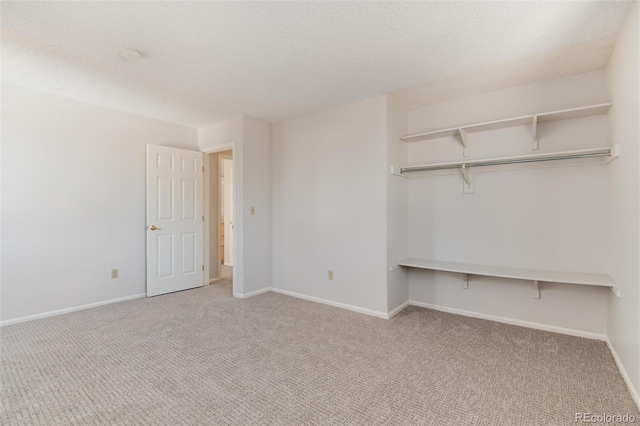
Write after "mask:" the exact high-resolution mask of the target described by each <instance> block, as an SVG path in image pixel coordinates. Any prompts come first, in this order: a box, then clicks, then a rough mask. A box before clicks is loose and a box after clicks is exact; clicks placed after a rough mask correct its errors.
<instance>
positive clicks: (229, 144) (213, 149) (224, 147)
mask: <svg viewBox="0 0 640 426" xmlns="http://www.w3.org/2000/svg"><path fill="white" fill-rule="evenodd" d="M235 145H236V141H230V142H225V143H221V144H218V145H213V146H208V147H206V148H200V152H204V153H206V154H213V153H215V152H222V151H228V150H230V149H234V148H235Z"/></svg>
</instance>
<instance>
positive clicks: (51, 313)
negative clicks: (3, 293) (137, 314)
mask: <svg viewBox="0 0 640 426" xmlns="http://www.w3.org/2000/svg"><path fill="white" fill-rule="evenodd" d="M143 297H147V295H146V294H145V293H141V294H134V295H133V296H125V297H119V298H117V299H110V300H103V301H102V302H95V303H89V304H87V305H80V306H74V307H71V308H65V309H58V310H55V311H49V312H43V313H41V314H35V315H28V316H26V317H20V318H14V319H10V320H6V321H2V322H1V323H0V326H1V327H4V326H5V325H11V324H17V323H19V322H25V321H31V320H37V319H41V318H47V317H53V316H56V315H62V314H68V313H69V312H75V311H82V310H85V309H91V308H97V307H98V306H103V305H110V304H112V303H118V302H126V301H127V300H134V299H142V298H143Z"/></svg>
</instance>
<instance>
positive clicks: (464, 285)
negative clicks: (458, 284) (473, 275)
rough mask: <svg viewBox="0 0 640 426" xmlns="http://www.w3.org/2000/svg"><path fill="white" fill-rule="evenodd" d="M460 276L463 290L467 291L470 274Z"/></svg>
mask: <svg viewBox="0 0 640 426" xmlns="http://www.w3.org/2000/svg"><path fill="white" fill-rule="evenodd" d="M460 275H462V288H463V289H465V290H467V289H468V288H469V274H460Z"/></svg>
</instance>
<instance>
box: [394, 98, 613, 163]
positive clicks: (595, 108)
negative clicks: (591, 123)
mask: <svg viewBox="0 0 640 426" xmlns="http://www.w3.org/2000/svg"><path fill="white" fill-rule="evenodd" d="M609 108H611V104H610V103H606V104H597V105H589V106H585V107H580V108H571V109H563V110H560V111H551V112H543V113H539V114H532V115H525V116H521V117H513V118H506V119H503V120H496V121H487V122H485V123H476V124H468V125H464V126H458V127H450V128H448V129H441V130H433V131H431V132H424V133H416V134H412V135H406V136H402V137H401V138H400V140H402V141H404V142H419V141H426V140H430V139H437V138H442V137H445V136H457V137H458V138H459V139H460V143H461V144H462V147H463V155H464V156H465V157H466V156H467V155H468V149H467V133H474V132H482V131H485V130H494V129H502V128H506V127H513V126H523V125H530V126H531V149H533V150H537V149H538V136H537V133H538V123H544V122H548V121H556V120H568V119H571V118H579V117H589V116H592V115H601V114H606V113H607V112H608V111H609Z"/></svg>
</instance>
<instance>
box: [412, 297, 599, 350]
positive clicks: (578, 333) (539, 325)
mask: <svg viewBox="0 0 640 426" xmlns="http://www.w3.org/2000/svg"><path fill="white" fill-rule="evenodd" d="M409 304H410V305H412V306H419V307H421V308H428V309H433V310H436V311H441V312H448V313H450V314H457V315H463V316H465V317H472V318H479V319H485V320H490V321H496V322H501V323H504V324H511V325H518V326H520V327H527V328H533V329H536V330H544V331H551V332H553V333H560V334H568V335H569V336H577V337H585V338H587V339H594V340H602V341H606V340H607V335H606V334H599V333H592V332H590V331H584V330H576V329H573V328H565V327H558V326H555V325H549V324H542V323H539V322H533V321H524V320H519V319H514V318H507V317H501V316H498V315H490V314H483V313H480V312H473V311H466V310H464V309H456V308H449V307H447V306H440V305H432V304H430V303H423V302H417V301H415V300H410V301H409Z"/></svg>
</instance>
